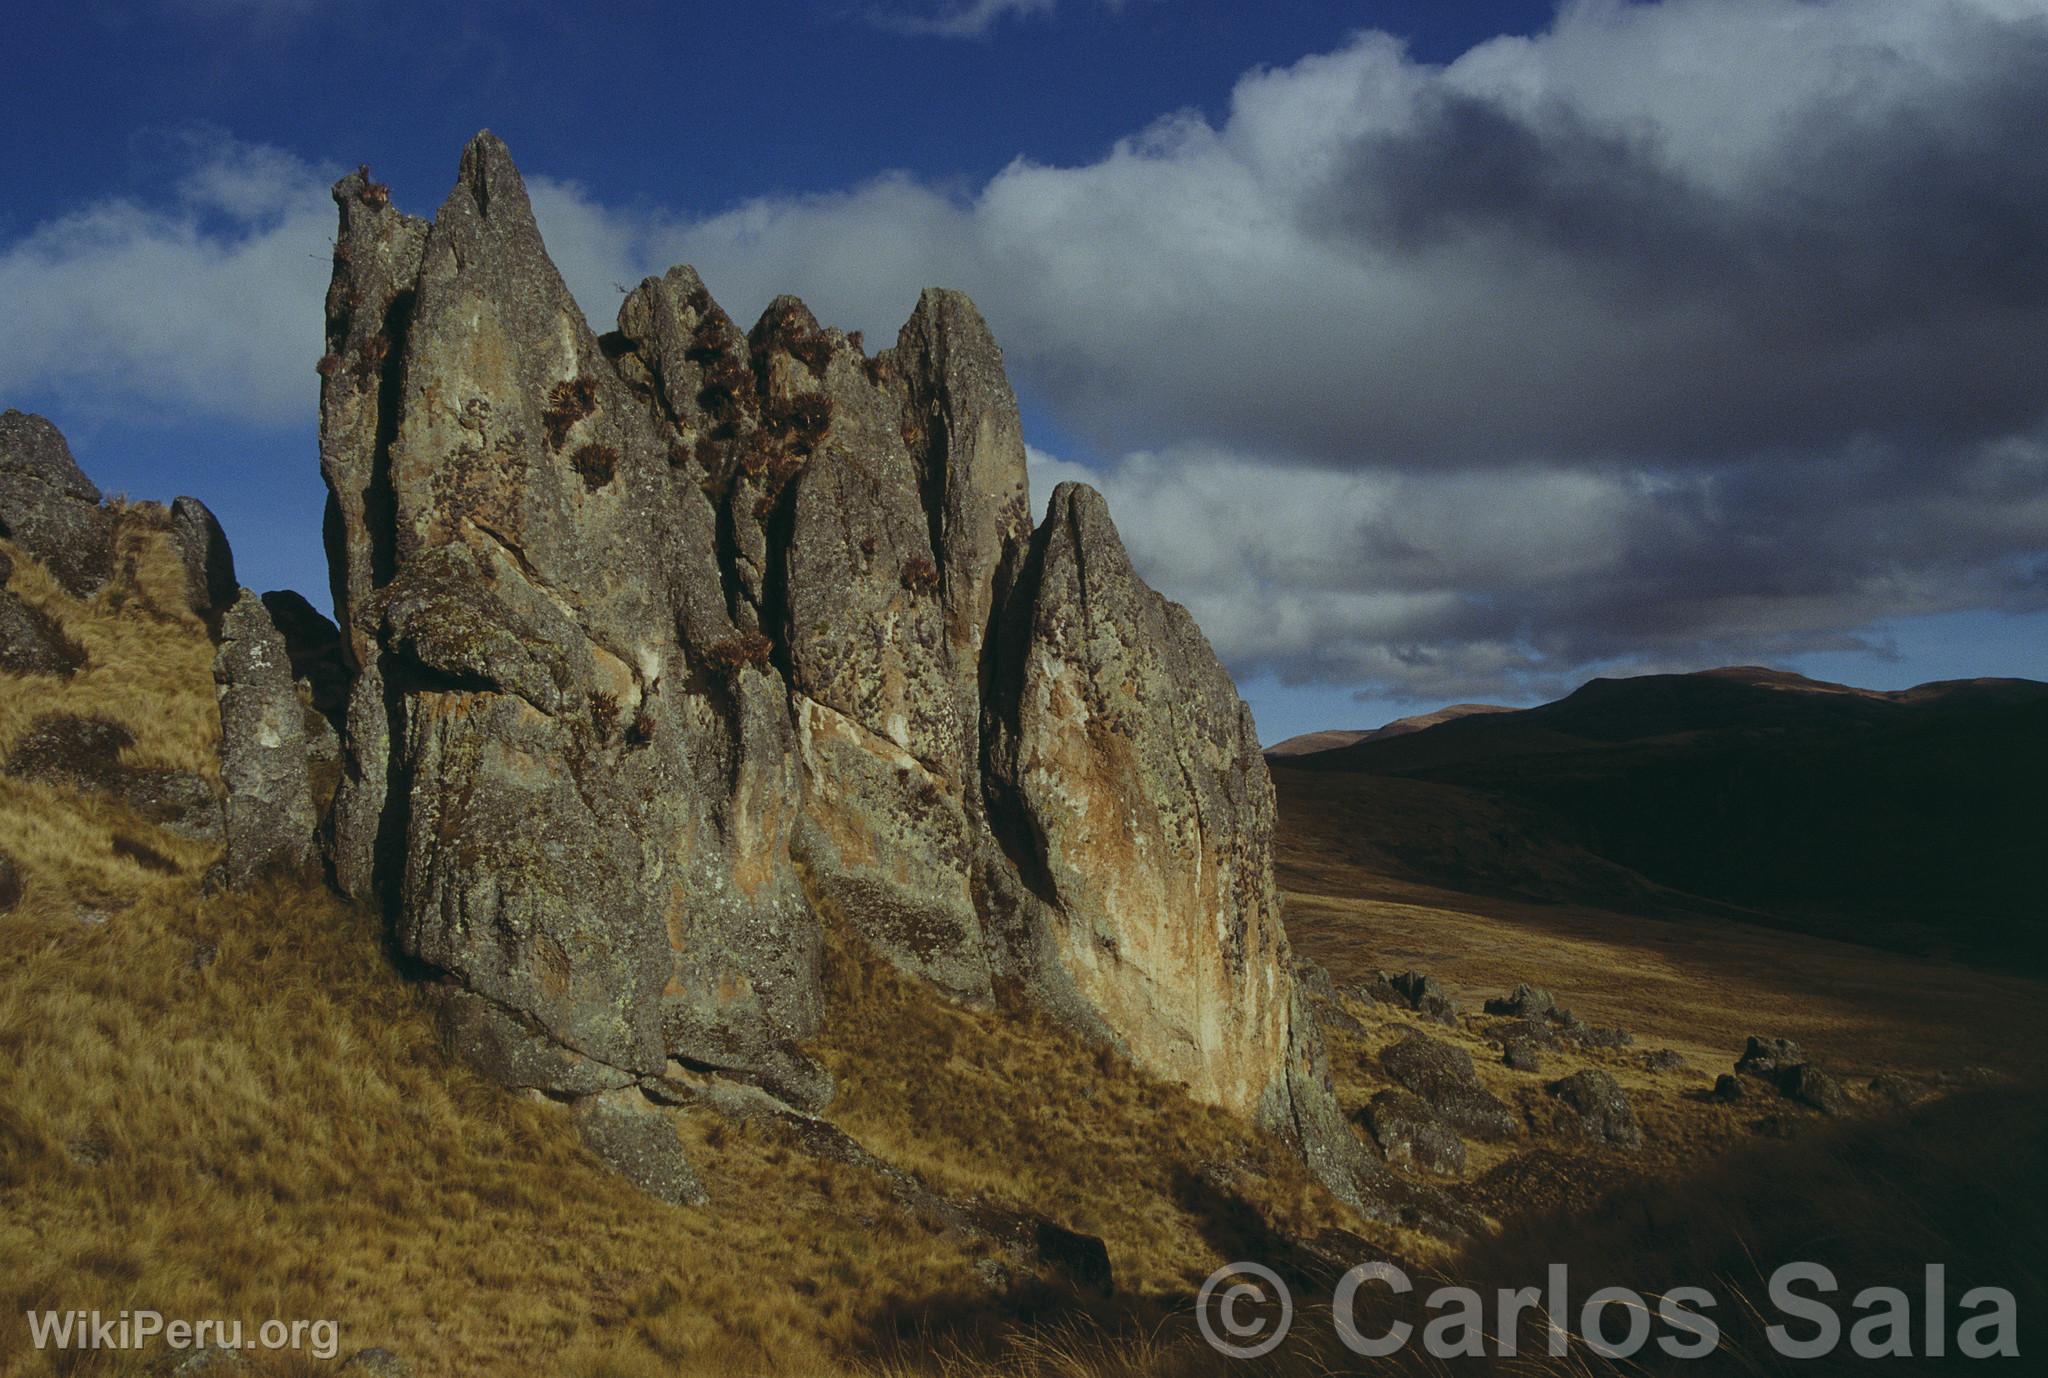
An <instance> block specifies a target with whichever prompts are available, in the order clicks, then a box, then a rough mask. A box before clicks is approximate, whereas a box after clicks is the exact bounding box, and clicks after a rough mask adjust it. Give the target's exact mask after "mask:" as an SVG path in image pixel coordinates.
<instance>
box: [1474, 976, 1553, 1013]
mask: <svg viewBox="0 0 2048 1378" xmlns="http://www.w3.org/2000/svg"><path fill="white" fill-rule="evenodd" d="M1556 1008H1557V1001H1556V999H1555V998H1554V997H1552V995H1551V994H1550V992H1549V991H1547V990H1544V989H1543V988H1542V987H1540V986H1532V985H1530V984H1529V983H1528V982H1526V981H1525V982H1523V983H1522V984H1521V985H1518V986H1516V987H1515V989H1514V991H1513V993H1512V994H1509V995H1507V996H1504V997H1502V998H1500V999H1497V1000H1489V1001H1487V1002H1486V1012H1487V1013H1488V1014H1505V1015H1511V1016H1513V1017H1514V1018H1516V1019H1543V1018H1547V1017H1548V1016H1549V1015H1550V1014H1551V1012H1552V1011H1554V1010H1556Z"/></svg>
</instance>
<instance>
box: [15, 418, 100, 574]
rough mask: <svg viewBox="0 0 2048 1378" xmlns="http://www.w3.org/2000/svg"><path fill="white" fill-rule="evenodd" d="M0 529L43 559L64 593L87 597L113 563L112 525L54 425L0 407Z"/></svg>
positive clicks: (39, 558) (94, 490) (97, 491)
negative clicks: (1, 410)
mask: <svg viewBox="0 0 2048 1378" xmlns="http://www.w3.org/2000/svg"><path fill="white" fill-rule="evenodd" d="M0 536H4V537H6V538H7V539H8V540H11V541H13V542H15V543H16V544H17V545H19V546H21V548H22V549H23V550H26V551H28V552H29V553H30V554H31V555H33V556H35V557H36V558H37V559H38V560H40V561H42V562H43V565H44V567H45V568H47V569H48V570H49V571H50V573H51V575H52V576H54V577H55V578H56V580H57V582H58V583H59V584H61V585H62V586H63V588H64V590H65V592H67V593H69V594H71V595H72V596H73V597H75V598H87V597H90V596H91V595H92V594H93V593H95V592H97V591H98V589H99V587H100V585H101V584H104V583H105V582H106V580H107V575H108V574H109V573H110V572H111V570H112V568H113V560H114V525H113V520H112V518H111V517H110V516H109V515H108V513H107V510H106V509H105V508H104V507H102V506H101V505H100V490H99V489H98V488H96V487H94V486H93V482H92V480H91V479H88V478H87V477H86V476H85V475H84V474H83V473H82V472H80V470H79V468H78V461H76V460H74V459H73V458H72V457H71V447H70V446H69V445H67V444H66V443H65V442H64V437H63V436H62V435H60V434H59V433H58V431H57V428H56V427H55V426H53V425H51V424H50V423H49V422H48V421H46V420H44V419H43V418H42V417H40V416H36V415H33V414H31V413H28V412H21V411H15V410H12V409H11V408H10V409H9V410H8V411H6V412H0Z"/></svg>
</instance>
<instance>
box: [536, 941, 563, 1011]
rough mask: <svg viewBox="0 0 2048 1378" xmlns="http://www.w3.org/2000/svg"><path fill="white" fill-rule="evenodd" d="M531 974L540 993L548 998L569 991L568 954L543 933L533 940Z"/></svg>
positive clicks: (555, 997) (553, 997)
mask: <svg viewBox="0 0 2048 1378" xmlns="http://www.w3.org/2000/svg"><path fill="white" fill-rule="evenodd" d="M533 975H534V980H535V981H536V982H537V983H538V984H539V986H540V990H541V994H543V995H545V996H547V997H548V998H549V999H550V1000H558V999H560V998H561V997H562V996H564V995H567V994H568V993H569V954H568V953H566V952H564V951H563V950H562V945H561V944H560V943H558V942H556V941H555V940H554V939H553V938H552V937H550V936H549V935H547V934H545V933H543V934H541V935H540V936H539V937H537V938H535V939H534V940H533Z"/></svg>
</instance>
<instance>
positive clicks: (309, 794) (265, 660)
mask: <svg viewBox="0 0 2048 1378" xmlns="http://www.w3.org/2000/svg"><path fill="white" fill-rule="evenodd" d="M213 682H214V692H215V695H216V696H217V697H218V699H219V701H220V735H221V746H220V775H221V784H222V785H223V786H224V787H225V788H226V790H227V836H228V855H227V867H228V883H229V884H230V885H233V886H238V887H239V886H246V885H249V884H250V883H252V882H254V881H255V880H257V879H259V878H261V877H264V876H302V875H307V874H310V873H311V872H312V871H313V870H314V869H315V866H316V863H317V861H318V856H319V853H318V849H317V848H316V846H315V843H314V830H315V828H316V827H317V826H318V820H317V819H316V818H315V817H314V814H313V787H312V779H311V776H310V774H309V765H308V757H307V750H306V732H305V710H304V707H303V705H302V704H301V703H300V701H299V693H298V689H297V688H296V686H295V685H294V683H293V681H292V667H291V660H290V658H289V657H288V656H287V654H286V652H285V643H284V637H283V636H282V635H280V634H279V632H278V630H277V627H276V626H275V625H274V624H273V623H272V622H271V620H270V612H269V610H268V609H267V608H265V607H264V605H263V600H262V599H260V598H258V597H257V596H256V595H255V594H253V593H251V592H250V591H249V590H247V589H243V590H242V591H241V593H240V594H239V596H237V597H236V598H235V600H234V601H233V602H232V603H230V604H229V605H228V606H227V607H226V608H225V610H224V611H223V613H222V615H221V620H220V649H219V650H218V651H216V652H215V653H214V659H213Z"/></svg>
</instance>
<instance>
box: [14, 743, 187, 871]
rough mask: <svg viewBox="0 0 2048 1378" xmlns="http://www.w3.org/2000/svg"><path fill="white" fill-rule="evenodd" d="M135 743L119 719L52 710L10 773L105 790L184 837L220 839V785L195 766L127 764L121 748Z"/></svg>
mask: <svg viewBox="0 0 2048 1378" xmlns="http://www.w3.org/2000/svg"><path fill="white" fill-rule="evenodd" d="M134 744H135V739H134V738H133V737H132V736H131V735H129V732H128V730H127V729H126V728H124V727H122V726H121V725H120V724H118V723H113V722H108V721H106V720H105V719H102V718H81V717H74V716H72V715H69V714H62V713H57V714H50V715H47V716H45V717H42V718H39V719H37V720H36V721H35V723H34V724H33V725H31V726H30V728H29V730H28V731H27V732H25V733H23V734H22V735H21V737H20V739H19V740H17V741H16V742H15V744H14V750H13V751H12V752H11V753H10V754H9V755H8V758H7V765H6V768H5V773H6V774H8V775H12V776H16V777H19V778H21V779H26V780H36V781H40V782H41V783H43V784H47V785H56V786H59V787H61V788H65V789H74V790H84V791H92V792H96V793H100V794H105V795H107V796H109V797H111V798H114V799H117V800H119V801H120V802H121V803H123V804H126V805H127V806H128V807H129V808H131V809H133V810H135V812H136V813H138V814H140V815H141V816H142V817H143V818H145V819H147V820H148V821H149V822H151V823H154V824H156V825H157V826H159V827H162V828H165V829H168V830H169V831H171V832H174V833H176V834H178V835H179V836H181V837H187V838H192V839H195V840H198V841H203V842H218V841H220V840H221V839H222V838H223V836H224V835H225V825H224V820H223V815H222V812H221V804H220V796H219V795H218V794H217V793H216V792H215V790H214V787H213V786H212V785H211V784H209V783H208V782H207V781H206V780H205V779H204V778H203V777H201V776H198V775H195V774H192V773H191V772H189V771H180V770H157V769H152V768H149V767H146V766H133V765H129V764H127V763H126V762H124V761H123V760H122V759H121V753H122V752H123V751H125V750H126V749H127V748H129V747H131V746H133V745H134Z"/></svg>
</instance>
